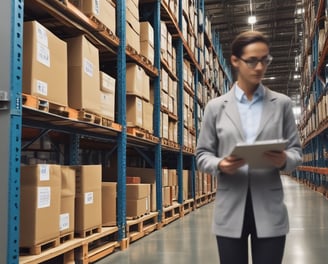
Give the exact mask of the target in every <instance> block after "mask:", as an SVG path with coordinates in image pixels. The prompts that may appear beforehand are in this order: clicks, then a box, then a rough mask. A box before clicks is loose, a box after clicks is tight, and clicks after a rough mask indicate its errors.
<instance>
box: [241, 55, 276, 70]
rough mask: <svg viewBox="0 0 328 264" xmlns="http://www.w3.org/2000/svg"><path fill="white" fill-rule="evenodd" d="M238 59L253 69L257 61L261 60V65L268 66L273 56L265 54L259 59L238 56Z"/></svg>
mask: <svg viewBox="0 0 328 264" xmlns="http://www.w3.org/2000/svg"><path fill="white" fill-rule="evenodd" d="M239 59H240V60H242V61H243V62H245V63H246V64H247V66H248V67H249V68H252V69H254V68H255V67H256V66H257V64H258V63H259V62H261V63H262V65H263V66H266V67H267V66H269V65H270V64H271V62H272V59H273V57H272V56H271V55H267V56H265V57H263V58H261V59H258V58H251V59H247V60H245V59H243V58H239Z"/></svg>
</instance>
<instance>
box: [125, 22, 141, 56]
mask: <svg viewBox="0 0 328 264" xmlns="http://www.w3.org/2000/svg"><path fill="white" fill-rule="evenodd" d="M136 23H138V24H139V22H136ZM135 28H137V25H134V26H133V25H132V24H130V23H129V22H126V28H125V30H126V45H129V46H131V47H132V48H133V49H135V51H136V52H137V53H140V35H139V33H138V32H137V31H135Z"/></svg>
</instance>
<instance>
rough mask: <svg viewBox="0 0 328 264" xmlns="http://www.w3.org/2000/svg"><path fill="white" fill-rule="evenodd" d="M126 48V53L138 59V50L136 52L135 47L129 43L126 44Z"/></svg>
mask: <svg viewBox="0 0 328 264" xmlns="http://www.w3.org/2000/svg"><path fill="white" fill-rule="evenodd" d="M126 50H127V51H128V53H129V54H130V55H131V56H135V59H136V60H138V58H139V55H138V52H137V50H136V49H135V48H133V47H132V46H131V45H130V44H127V45H126Z"/></svg>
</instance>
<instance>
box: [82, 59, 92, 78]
mask: <svg viewBox="0 0 328 264" xmlns="http://www.w3.org/2000/svg"><path fill="white" fill-rule="evenodd" d="M83 70H84V72H85V73H86V74H87V75H89V76H90V77H92V76H93V64H92V62H91V61H89V60H88V59H87V58H83Z"/></svg>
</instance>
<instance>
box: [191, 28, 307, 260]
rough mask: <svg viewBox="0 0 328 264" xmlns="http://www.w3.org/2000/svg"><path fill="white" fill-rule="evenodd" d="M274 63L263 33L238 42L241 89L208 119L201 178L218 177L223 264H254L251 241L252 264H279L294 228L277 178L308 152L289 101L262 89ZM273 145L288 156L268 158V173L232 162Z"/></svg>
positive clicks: (208, 111) (217, 226)
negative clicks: (281, 142) (245, 147)
mask: <svg viewBox="0 0 328 264" xmlns="http://www.w3.org/2000/svg"><path fill="white" fill-rule="evenodd" d="M271 61H272V57H271V56H270V53H269V42H268V40H267V39H266V38H265V37H264V36H263V35H262V34H261V33H260V32H257V31H247V32H243V33H241V34H239V35H238V36H237V37H236V39H235V40H234V41H233V43H232V55H231V63H232V66H233V67H234V69H235V70H236V72H237V81H236V82H235V84H234V85H233V87H232V89H231V90H230V91H229V92H228V93H226V94H224V95H222V96H220V97H218V98H214V99H212V100H211V101H210V102H208V104H207V106H206V108H205V112H204V117H203V123H202V128H201V131H200V135H199V138H198V142H197V149H196V160H197V166H198V169H199V170H201V171H204V172H207V173H210V174H212V175H217V177H218V189H217V192H216V199H215V209H214V221H213V231H214V234H215V235H216V237H217V244H218V251H219V255H220V263H221V264H239V263H240V264H245V263H248V237H249V236H250V241H251V249H252V260H253V262H252V263H253V264H263V263H265V264H280V263H281V262H282V258H283V253H284V247H285V239H286V234H287V233H288V231H289V223H288V213H287V209H286V206H285V205H284V202H283V199H284V197H283V187H282V182H281V178H280V173H279V170H286V171H289V170H293V169H295V168H296V166H298V165H299V164H300V163H301V161H302V149H301V145H300V141H299V137H298V132H297V128H296V124H295V118H294V115H293V112H292V102H291V100H290V98H289V97H287V96H286V95H283V94H280V93H277V92H274V91H271V90H270V89H269V88H267V87H265V86H263V85H262V83H261V80H262V78H263V76H264V74H265V72H266V70H267V67H268V66H269V64H270V63H271ZM273 139H286V140H288V143H287V146H286V149H285V150H284V151H280V152H277V151H268V152H265V154H264V158H265V159H266V161H267V162H269V163H270V165H271V166H268V167H266V168H261V169H254V168H252V167H250V166H249V165H248V164H247V163H246V161H245V160H243V159H240V158H239V157H235V156H232V155H230V153H231V152H232V150H233V149H234V147H235V145H236V144H237V143H249V144H252V143H254V142H256V141H262V140H273ZM249 155H252V153H249Z"/></svg>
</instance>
